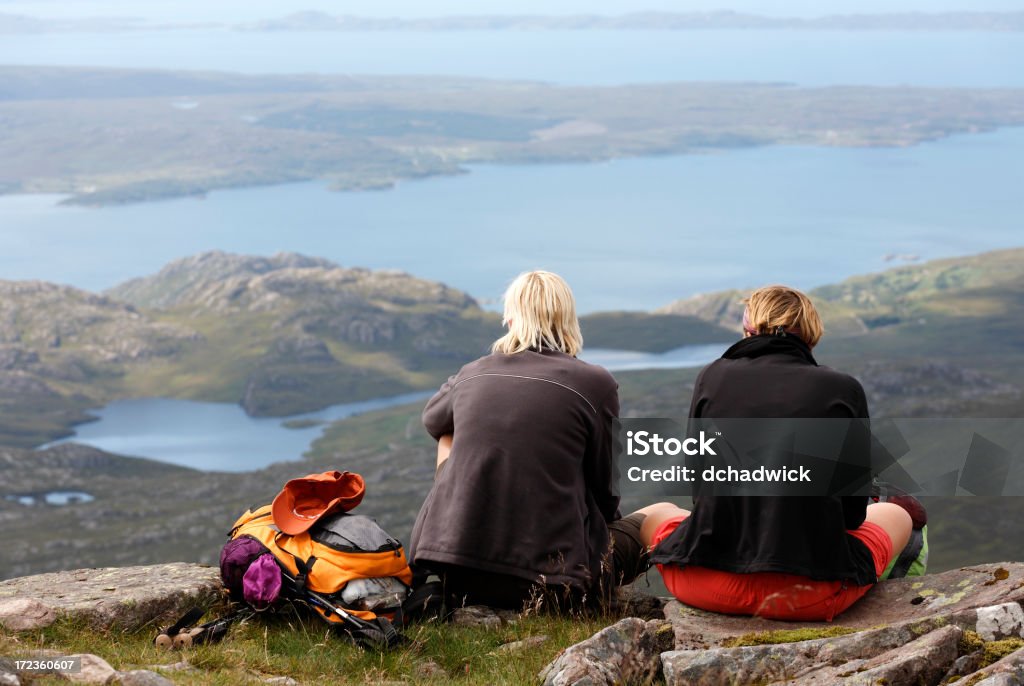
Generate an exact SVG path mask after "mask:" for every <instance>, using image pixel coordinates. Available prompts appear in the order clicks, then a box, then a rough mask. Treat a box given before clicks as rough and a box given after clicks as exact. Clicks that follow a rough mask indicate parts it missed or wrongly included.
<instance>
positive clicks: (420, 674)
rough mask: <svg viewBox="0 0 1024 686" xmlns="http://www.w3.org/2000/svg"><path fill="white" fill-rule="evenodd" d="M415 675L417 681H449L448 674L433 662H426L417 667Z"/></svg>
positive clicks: (414, 671)
mask: <svg viewBox="0 0 1024 686" xmlns="http://www.w3.org/2000/svg"><path fill="white" fill-rule="evenodd" d="M413 674H414V676H415V677H416V678H417V679H444V680H447V679H448V672H446V671H445V669H444V667H442V666H441V665H439V664H437V663H436V662H434V661H433V660H425V661H423V662H420V663H418V664H417V665H416V667H415V669H413Z"/></svg>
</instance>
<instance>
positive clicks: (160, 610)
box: [0, 562, 222, 629]
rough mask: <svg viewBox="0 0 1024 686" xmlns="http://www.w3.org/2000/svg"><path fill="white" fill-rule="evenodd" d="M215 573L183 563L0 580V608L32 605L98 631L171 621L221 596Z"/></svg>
mask: <svg viewBox="0 0 1024 686" xmlns="http://www.w3.org/2000/svg"><path fill="white" fill-rule="evenodd" d="M221 586H222V584H221V580H220V574H219V572H218V570H216V569H214V568H212V567H204V566H202V565H197V564H189V563H185V562H174V563H171V564H163V565H149V566H145V567H112V568H104V569H79V570H74V571H69V572H54V573H50V574H39V575H37V576H27V577H19V578H16V579H10V580H7V581H0V603H3V602H5V601H11V600H35V601H37V602H39V603H41V604H42V605H46V606H48V607H51V608H53V609H54V610H56V612H57V614H62V615H67V616H70V617H75V618H80V619H84V620H86V621H88V622H89V623H91V624H92V625H94V626H97V627H101V628H112V627H119V628H126V629H137V628H139V627H142V626H143V625H146V624H150V623H152V622H155V621H157V620H162V621H166V620H168V619H171V620H173V619H177V618H178V617H179V616H180V615H182V614H184V612H185V611H186V610H187V609H189V608H191V607H195V606H200V607H201V606H205V605H209V604H211V603H213V602H214V601H215V600H217V599H218V598H220V596H221Z"/></svg>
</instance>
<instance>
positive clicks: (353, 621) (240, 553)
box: [221, 505, 412, 646]
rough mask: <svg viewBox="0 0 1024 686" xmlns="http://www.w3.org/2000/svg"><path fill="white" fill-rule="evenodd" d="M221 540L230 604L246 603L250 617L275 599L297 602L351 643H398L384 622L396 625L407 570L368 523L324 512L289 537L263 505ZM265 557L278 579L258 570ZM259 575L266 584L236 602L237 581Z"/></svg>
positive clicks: (390, 543)
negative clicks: (250, 607)
mask: <svg viewBox="0 0 1024 686" xmlns="http://www.w3.org/2000/svg"><path fill="white" fill-rule="evenodd" d="M228 537H229V538H230V539H231V540H229V541H228V543H227V544H226V545H225V546H224V549H223V550H222V551H221V577H222V579H223V581H224V585H225V586H226V587H227V589H228V591H229V592H230V593H231V596H232V598H233V599H234V600H239V601H241V600H247V601H248V602H249V603H250V604H251V605H253V606H254V607H255V608H256V609H257V610H259V609H264V608H265V607H266V606H269V605H270V604H272V603H273V602H275V601H276V600H277V599H278V598H280V599H283V600H289V601H293V602H300V603H302V604H305V605H307V606H309V607H311V608H312V609H313V610H314V611H315V612H316V614H317V615H319V616H320V617H321V618H322V619H324V620H325V621H327V622H328V623H330V624H332V625H334V626H337V627H339V628H341V629H343V630H345V631H346V632H348V633H349V634H351V635H352V636H353V638H355V639H356V640H357V641H359V642H362V643H365V644H372V645H375V646H380V645H385V646H390V645H394V644H395V643H397V642H398V641H399V640H400V635H399V634H398V632H397V631H395V629H394V627H393V626H392V621H394V622H395V623H398V624H401V623H402V616H401V613H402V604H403V602H404V601H405V599H406V597H407V596H408V594H409V586H410V584H411V583H412V571H411V570H410V569H409V565H408V562H407V561H406V558H405V550H404V549H403V547H402V544H401V543H400V542H399V541H398V540H396V539H395V538H394V537H392V536H390V535H389V534H388V533H387V532H385V531H384V530H383V529H382V528H381V527H380V526H379V525H378V524H377V522H376V521H374V520H373V519H372V518H370V517H366V516H363V515H355V514H350V513H348V512H337V513H332V514H328V515H325V516H323V517H321V518H320V519H319V520H318V521H317V522H316V523H315V524H314V525H313V526H312V527H311V528H310V529H309V530H308V531H305V532H303V533H300V534H297V535H294V536H290V535H288V534H285V533H283V532H281V531H280V530H279V529H278V527H277V526H275V525H274V519H273V515H272V513H271V505H264V506H262V507H252V508H249V509H248V510H247V511H246V512H245V513H244V514H243V515H242V516H241V517H239V518H238V520H237V521H236V522H235V524H234V526H232V528H231V531H230V532H229V533H228ZM268 553H269V555H270V556H272V558H273V563H276V567H277V569H279V570H280V578H278V575H277V569H272V571H273V574H264V571H265V570H263V569H260V567H261V566H262V567H267V565H268V563H269V559H268V558H267V557H266V555H267V554H268ZM273 563H271V564H270V565H269V566H270V567H271V568H273V567H274V564H273ZM261 575H262V578H266V579H268V581H266V582H265V583H264V582H262V581H261V582H260V583H262V587H261V588H259V589H257V592H256V594H255V598H254V596H253V593H252V587H251V584H250V586H249V588H247V589H246V591H245V594H248V597H244V595H245V594H244V593H243V585H244V584H243V580H245V581H246V583H248V582H251V581H252V579H253V578H257V579H259V578H261ZM246 577H250V578H248V579H246Z"/></svg>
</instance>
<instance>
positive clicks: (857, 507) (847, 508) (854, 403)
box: [842, 376, 871, 529]
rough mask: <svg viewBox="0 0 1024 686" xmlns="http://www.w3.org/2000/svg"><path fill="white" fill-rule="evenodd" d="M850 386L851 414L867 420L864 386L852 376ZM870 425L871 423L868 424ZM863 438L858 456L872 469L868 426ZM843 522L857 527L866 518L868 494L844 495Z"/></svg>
mask: <svg viewBox="0 0 1024 686" xmlns="http://www.w3.org/2000/svg"><path fill="white" fill-rule="evenodd" d="M849 378H850V382H851V386H850V395H851V400H850V407H851V414H852V415H853V418H855V419H864V420H867V419H868V417H869V415H868V399H867V395H866V394H865V393H864V387H863V386H861V384H860V382H859V381H857V380H856V379H855V378H853V377H852V376H851V377H849ZM868 427H870V424H868ZM861 433H862V434H863V438H862V440H860V441H858V442H857V443H858V447H857V450H858V457H861V458H862V462H861V463H860V464H861V466H862V467H863V468H864V469H865V470H870V469H871V462H870V454H871V438H870V437H871V433H870V430H869V429H868V428H865V430H864V431H863V432H861ZM864 478H870V474H866V475H865V477H864ZM842 500H843V522H844V523H845V525H846V528H847V529H856V528H858V527H859V526H860V525H861V524H863V523H864V520H865V519H866V518H867V514H868V502H869V499H868V497H867V496H863V495H850V496H843V499H842Z"/></svg>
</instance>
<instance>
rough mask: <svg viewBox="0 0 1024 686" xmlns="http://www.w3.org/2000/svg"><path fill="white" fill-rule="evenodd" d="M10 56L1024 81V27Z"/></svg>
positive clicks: (671, 75) (266, 37)
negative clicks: (980, 30) (1018, 29)
mask: <svg viewBox="0 0 1024 686" xmlns="http://www.w3.org/2000/svg"><path fill="white" fill-rule="evenodd" d="M0 64H21V65H57V66H67V65H87V66H104V67H125V68H131V69H137V68H153V69H197V70H210V69H212V70H222V71H238V72H246V73H301V72H307V73H335V74H337V73H340V74H446V75H455V76H472V77H481V78H495V79H528V80H537V81H549V82H554V83H563V84H571V85H614V84H622V83H640V82H646V83H651V82H659V81H775V82H789V83H797V84H800V85H805V86H825V85H833V84H858V85H876V86H899V85H906V84H910V85H915V86H973V87H993V88H997V87H1024V33H1009V32H1008V33H975V32H968V31H940V32H906V31H870V32H858V31H813V32H812V31H792V30H782V31H737V30H731V31H458V32H446V31H439V32H426V33H416V32H405V31H399V32H351V33H348V32H345V33H333V32H315V31H313V32H298V33H291V32H239V31H230V30H184V31H140V32H134V33H99V34H88V33H82V34H68V33H51V34H32V35H5V36H3V39H2V40H0Z"/></svg>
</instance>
